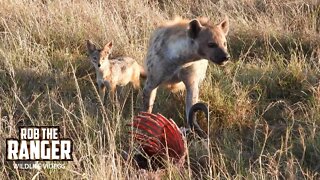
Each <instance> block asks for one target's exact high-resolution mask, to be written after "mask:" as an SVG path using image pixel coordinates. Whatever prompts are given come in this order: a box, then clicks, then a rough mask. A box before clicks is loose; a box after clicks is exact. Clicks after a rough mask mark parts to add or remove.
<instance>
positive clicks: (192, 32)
mask: <svg viewBox="0 0 320 180" xmlns="http://www.w3.org/2000/svg"><path fill="white" fill-rule="evenodd" d="M201 28H202V26H201V24H200V22H199V21H198V20H197V19H194V20H192V21H190V22H189V30H188V35H189V37H190V38H192V39H195V38H197V37H198V34H199V32H200V31H201Z"/></svg>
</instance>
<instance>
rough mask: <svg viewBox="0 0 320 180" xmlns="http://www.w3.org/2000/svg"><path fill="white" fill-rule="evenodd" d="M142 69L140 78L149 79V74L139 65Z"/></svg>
mask: <svg viewBox="0 0 320 180" xmlns="http://www.w3.org/2000/svg"><path fill="white" fill-rule="evenodd" d="M139 68H140V77H141V78H147V72H146V71H145V70H144V68H143V66H141V65H139Z"/></svg>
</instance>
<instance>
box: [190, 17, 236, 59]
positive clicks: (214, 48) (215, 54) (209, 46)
mask: <svg viewBox="0 0 320 180" xmlns="http://www.w3.org/2000/svg"><path fill="white" fill-rule="evenodd" d="M228 31H229V19H228V18H227V17H226V18H225V19H224V20H223V21H221V22H220V23H219V24H216V25H210V23H209V21H208V19H207V18H202V19H200V20H197V19H194V20H191V21H190V22H189V29H188V35H189V37H190V38H191V39H193V40H194V41H195V42H196V43H197V44H198V45H199V46H198V47H199V49H198V54H199V55H200V57H201V58H205V59H208V60H210V61H212V62H214V63H216V64H219V65H223V64H224V62H226V61H227V60H228V59H229V58H230V55H229V53H228V50H227V40H226V36H227V34H228Z"/></svg>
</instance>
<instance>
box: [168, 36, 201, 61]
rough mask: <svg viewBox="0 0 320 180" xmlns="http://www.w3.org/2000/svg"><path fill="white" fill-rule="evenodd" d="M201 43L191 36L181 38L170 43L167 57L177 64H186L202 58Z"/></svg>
mask: <svg viewBox="0 0 320 180" xmlns="http://www.w3.org/2000/svg"><path fill="white" fill-rule="evenodd" d="M198 48H199V45H198V44H197V43H196V42H194V41H192V40H191V39H190V38H181V39H178V40H176V41H174V42H171V43H169V44H168V49H167V59H168V60H169V61H171V62H172V63H175V64H185V63H189V62H192V61H197V60H200V59H202V58H201V57H200V56H199V54H198Z"/></svg>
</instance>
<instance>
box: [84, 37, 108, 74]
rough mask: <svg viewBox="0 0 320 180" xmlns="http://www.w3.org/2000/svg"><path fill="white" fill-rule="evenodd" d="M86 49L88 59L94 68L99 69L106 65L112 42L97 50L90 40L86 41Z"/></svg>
mask: <svg viewBox="0 0 320 180" xmlns="http://www.w3.org/2000/svg"><path fill="white" fill-rule="evenodd" d="M87 48H88V53H89V59H90V61H91V62H92V64H93V65H94V67H95V68H100V67H101V65H102V64H104V63H107V62H108V59H109V55H110V54H111V51H112V41H110V42H109V43H107V44H106V45H105V46H104V47H103V49H97V48H96V45H94V44H93V43H92V42H91V41H90V40H87Z"/></svg>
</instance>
